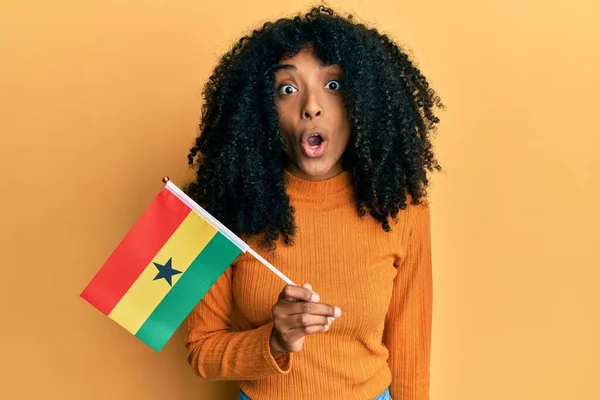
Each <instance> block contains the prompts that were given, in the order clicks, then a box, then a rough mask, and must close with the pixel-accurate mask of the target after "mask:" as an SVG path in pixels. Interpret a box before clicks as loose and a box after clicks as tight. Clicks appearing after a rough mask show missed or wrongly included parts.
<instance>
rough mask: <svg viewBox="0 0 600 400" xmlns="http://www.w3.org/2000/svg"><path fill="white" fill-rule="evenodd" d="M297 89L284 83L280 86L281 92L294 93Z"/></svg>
mask: <svg viewBox="0 0 600 400" xmlns="http://www.w3.org/2000/svg"><path fill="white" fill-rule="evenodd" d="M297 91H298V90H297V89H296V88H295V87H293V86H292V85H282V86H280V87H279V93H280V94H292V93H294V92H297Z"/></svg>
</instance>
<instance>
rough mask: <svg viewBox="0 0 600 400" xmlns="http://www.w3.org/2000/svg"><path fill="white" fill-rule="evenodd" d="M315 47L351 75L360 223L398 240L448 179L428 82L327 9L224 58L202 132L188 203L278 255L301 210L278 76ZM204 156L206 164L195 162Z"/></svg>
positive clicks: (207, 93) (346, 87)
mask: <svg viewBox="0 0 600 400" xmlns="http://www.w3.org/2000/svg"><path fill="white" fill-rule="evenodd" d="M308 46H310V47H311V48H312V50H313V51H314V53H315V55H316V56H317V57H318V58H319V59H320V60H321V61H322V62H324V63H325V64H330V65H331V64H338V65H339V66H340V67H341V70H342V74H343V75H342V79H343V83H344V84H343V85H342V89H341V95H342V99H343V103H344V107H345V108H346V113H347V116H348V119H349V123H350V127H351V131H350V141H349V143H348V146H347V148H346V150H345V152H344V154H343V155H342V162H343V164H344V167H345V168H346V169H348V170H349V171H350V172H351V179H352V185H353V187H354V193H355V204H356V209H357V212H358V214H359V215H360V216H361V217H363V216H364V215H365V214H366V213H367V212H368V213H369V214H370V215H371V216H372V217H373V218H375V219H376V220H377V221H379V222H381V225H382V228H383V229H384V230H385V231H389V230H390V229H391V228H390V224H389V222H390V218H391V219H395V218H396V216H397V214H398V212H399V210H401V209H402V210H403V209H405V208H406V206H407V204H406V200H407V196H406V193H405V191H407V192H408V193H409V194H410V197H411V198H412V202H413V203H414V204H417V203H419V200H420V198H421V197H422V196H426V195H427V193H426V189H427V187H428V185H429V182H428V178H427V171H434V170H437V171H441V170H442V168H441V167H440V165H439V164H438V162H437V160H436V159H435V156H434V154H433V150H432V149H433V146H432V144H431V140H430V136H431V134H432V133H433V132H435V131H436V124H437V123H439V118H438V117H437V116H435V115H434V107H436V106H437V107H438V108H440V109H443V108H444V105H443V104H442V102H441V100H440V97H439V96H437V95H436V93H435V91H434V90H433V89H432V88H430V85H429V83H428V81H427V79H426V78H425V77H424V76H423V75H422V73H421V72H420V70H419V69H418V68H417V67H416V65H415V64H414V63H413V62H411V60H410V59H409V56H408V55H407V54H405V53H404V52H403V51H402V50H401V49H400V48H399V46H398V45H397V44H396V43H394V42H393V40H392V39H390V38H389V37H388V36H387V35H386V34H381V33H380V32H379V31H378V30H377V29H374V28H368V27H367V26H365V25H364V24H361V23H357V22H354V20H353V17H352V16H351V15H349V16H347V17H342V16H339V15H338V14H336V13H334V11H333V10H332V9H330V8H327V7H324V6H319V7H315V8H313V9H312V10H310V11H309V12H308V13H307V14H305V15H303V16H302V15H298V16H295V17H294V18H282V19H279V20H277V21H275V22H267V23H265V24H264V25H263V26H262V27H261V28H260V29H255V30H254V31H252V33H251V34H249V35H248V36H244V37H242V38H241V39H240V40H239V41H238V42H237V43H236V44H235V45H234V46H233V47H232V48H231V49H230V50H229V51H228V52H227V53H226V54H224V55H223V56H222V57H221V59H220V60H219V63H218V64H217V66H216V68H215V69H214V71H213V73H212V75H211V76H210V78H209V80H208V82H207V83H206V86H205V87H204V91H203V95H204V105H203V107H202V116H201V123H200V132H199V134H198V137H197V138H196V140H195V144H194V145H193V147H192V148H191V149H190V152H189V154H188V163H189V165H190V167H191V168H193V167H194V166H195V167H196V169H195V177H194V179H193V180H192V181H190V182H188V183H187V184H186V186H185V189H184V190H185V191H186V193H188V195H189V196H190V197H191V198H193V199H194V200H195V201H197V202H198V203H199V204H201V205H202V206H203V207H205V208H206V209H207V210H208V211H209V212H210V213H211V214H212V215H213V216H214V217H215V218H217V219H218V220H220V221H221V222H222V223H223V224H225V225H226V226H227V227H228V228H229V229H231V230H232V231H233V232H235V233H236V234H238V235H241V236H246V237H248V238H249V237H252V236H256V235H259V237H260V238H261V240H260V245H261V246H264V247H267V248H271V249H274V248H275V245H274V243H275V241H276V240H278V239H279V238H280V235H281V238H282V240H283V243H284V244H286V245H291V244H293V237H294V233H295V223H294V210H293V208H292V207H291V205H290V201H289V197H288V195H287V193H286V190H285V186H284V170H283V168H284V162H285V155H284V140H283V138H282V137H281V136H280V134H279V131H278V129H279V126H278V117H277V111H276V106H275V94H276V93H275V88H274V79H275V69H276V66H277V64H278V62H279V60H281V59H282V58H284V57H291V56H293V55H294V54H296V53H298V52H299V51H300V50H302V49H303V48H306V47H308ZM196 156H197V162H196V163H195V162H194V160H195V159H196Z"/></svg>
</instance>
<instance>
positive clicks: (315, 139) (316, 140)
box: [306, 133, 323, 148]
mask: <svg viewBox="0 0 600 400" xmlns="http://www.w3.org/2000/svg"><path fill="white" fill-rule="evenodd" d="M306 141H307V142H308V145H309V146H310V147H313V148H317V147H319V145H320V144H321V143H323V136H321V135H319V134H318V133H317V134H314V135H312V136H309V137H308V139H306Z"/></svg>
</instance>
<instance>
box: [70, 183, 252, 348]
mask: <svg viewBox="0 0 600 400" xmlns="http://www.w3.org/2000/svg"><path fill="white" fill-rule="evenodd" d="M247 249H248V245H247V244H246V243H244V242H243V241H242V240H241V239H239V238H238V237H237V236H236V235H234V234H233V233H232V232H231V231H229V230H228V229H227V228H226V227H225V226H224V225H223V224H221V223H220V222H219V221H217V220H216V219H215V218H214V217H213V216H212V215H210V214H209V213H208V212H207V211H206V210H204V209H203V208H202V207H200V206H199V205H198V204H196V203H195V202H194V201H193V200H192V199H190V198H189V197H188V196H187V195H186V194H185V193H184V192H183V191H182V190H181V189H179V188H178V187H177V186H175V185H174V184H173V183H171V182H170V181H167V184H166V185H165V187H164V188H163V189H162V190H161V191H160V192H159V193H158V194H157V195H156V197H155V198H154V199H153V201H152V202H151V204H150V205H149V206H148V207H147V208H146V210H145V211H144V212H143V214H142V215H141V216H140V218H139V219H138V220H137V221H136V223H135V224H134V225H133V227H132V228H131V229H130V230H129V232H128V233H127V235H126V236H125V237H124V238H123V240H122V241H121V242H120V243H119V245H118V246H117V247H116V249H115V250H114V251H113V252H112V254H111V255H110V257H109V258H108V259H107V261H106V262H105V264H104V265H103V266H102V268H100V269H99V270H98V272H97V273H96V275H95V276H94V277H93V278H92V280H91V281H90V282H89V284H88V286H87V287H86V288H85V289H84V290H83V292H82V293H81V297H82V298H83V299H85V300H86V301H87V302H89V303H90V304H91V305H93V306H94V307H96V308H97V309H98V310H100V311H101V312H102V313H104V314H105V315H107V316H108V317H109V318H110V319H112V320H113V321H115V322H116V323H117V324H119V325H121V326H122V327H123V328H125V329H127V330H128V331H129V332H131V333H132V334H134V335H135V336H136V337H138V338H139V339H140V340H141V341H143V342H144V343H146V344H147V345H149V346H150V347H152V348H153V349H154V350H156V351H160V350H161V349H162V347H163V346H164V345H165V344H166V343H167V341H168V340H169V339H170V338H171V336H172V335H173V333H174V332H175V330H176V329H177V328H178V327H179V325H181V323H182V322H183V320H184V319H185V318H186V317H187V315H188V314H189V313H190V312H191V311H192V309H193V308H194V307H195V306H196V304H198V302H199V301H200V300H201V299H202V297H203V296H204V295H205V294H206V292H208V290H209V289H210V288H211V286H212V285H213V284H214V283H215V282H216V281H217V279H218V278H219V276H221V275H222V274H223V273H224V272H225V270H226V269H227V267H228V266H229V265H230V264H231V263H232V262H233V261H234V260H235V258H236V257H237V256H238V255H239V254H240V253H241V252H245V251H246V250H247Z"/></svg>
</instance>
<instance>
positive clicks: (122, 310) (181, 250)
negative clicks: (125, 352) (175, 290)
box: [109, 211, 217, 335]
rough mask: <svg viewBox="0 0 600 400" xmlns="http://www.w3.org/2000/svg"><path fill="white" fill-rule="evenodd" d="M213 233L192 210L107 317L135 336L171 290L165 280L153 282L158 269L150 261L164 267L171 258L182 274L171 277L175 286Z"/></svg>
mask: <svg viewBox="0 0 600 400" xmlns="http://www.w3.org/2000/svg"><path fill="white" fill-rule="evenodd" d="M216 232H217V231H216V230H215V228H213V227H212V226H211V225H210V224H208V222H206V221H205V220H204V219H202V218H201V217H200V216H199V215H198V214H196V213H195V212H194V211H191V212H190V214H189V215H188V216H187V217H186V218H185V219H184V220H183V222H182V223H181V225H180V226H179V228H177V230H176V231H175V232H174V233H173V235H171V237H170V238H169V240H167V242H166V243H165V244H164V245H163V247H162V248H161V249H160V251H159V252H158V253H157V254H156V256H155V257H154V259H153V260H152V262H150V264H148V266H147V267H146V269H144V271H143V272H142V273H141V275H140V276H139V277H138V279H137V280H136V281H135V282H134V283H133V285H132V286H131V287H130V288H129V290H128V291H127V293H125V295H124V296H123V297H122V298H121V300H120V301H119V303H117V305H116V306H115V308H114V309H113V310H112V312H111V313H110V314H109V317H110V318H111V319H112V320H114V321H115V322H116V323H118V324H119V325H121V326H123V327H124V328H125V329H127V330H128V331H129V332H131V333H133V334H134V335H135V334H136V333H137V331H138V330H139V329H140V328H141V326H142V325H143V323H144V322H145V321H146V319H148V317H149V316H150V314H152V312H153V311H154V309H155V308H156V307H157V306H158V305H159V304H160V302H161V301H162V299H163V298H164V297H165V296H166V295H167V293H169V291H170V290H171V286H169V283H168V282H167V281H166V280H165V279H158V280H156V281H155V280H154V278H155V277H156V275H157V274H158V268H156V266H155V265H154V264H153V262H156V263H159V264H161V265H164V264H165V263H166V262H167V261H168V260H169V258H172V261H171V266H172V268H173V269H176V270H178V271H181V272H182V273H181V274H177V275H173V277H172V283H173V286H175V284H176V283H177V281H178V280H179V278H181V276H182V275H183V273H185V271H186V269H187V268H188V266H189V265H190V264H191V263H192V261H194V259H195V258H196V256H197V255H198V254H199V253H200V252H201V251H202V249H204V247H205V246H206V245H207V244H208V242H210V240H211V239H212V238H213V236H214V235H215V233H216Z"/></svg>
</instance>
